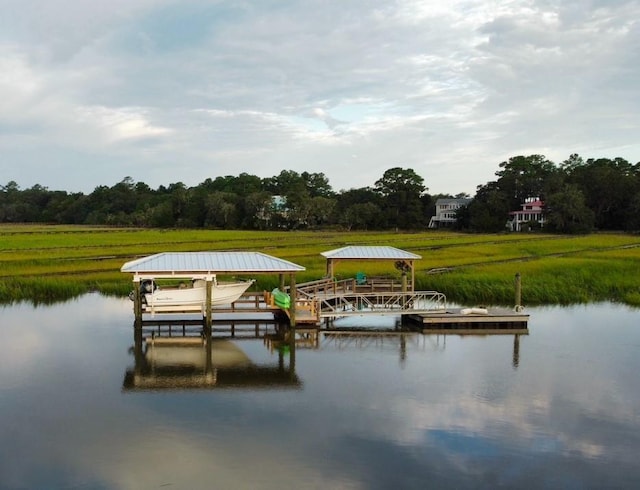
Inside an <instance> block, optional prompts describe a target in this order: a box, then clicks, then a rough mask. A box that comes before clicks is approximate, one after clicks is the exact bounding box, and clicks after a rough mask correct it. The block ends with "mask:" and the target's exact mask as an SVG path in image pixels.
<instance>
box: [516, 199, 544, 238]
mask: <svg viewBox="0 0 640 490" xmlns="http://www.w3.org/2000/svg"><path fill="white" fill-rule="evenodd" d="M535 227H539V228H543V227H544V202H543V201H541V200H540V199H539V198H537V197H531V198H529V199H526V200H525V202H524V203H523V204H522V209H520V210H518V211H511V212H510V213H509V220H508V221H507V229H509V230H511V231H529V230H531V229H532V228H535Z"/></svg>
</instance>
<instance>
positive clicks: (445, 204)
mask: <svg viewBox="0 0 640 490" xmlns="http://www.w3.org/2000/svg"><path fill="white" fill-rule="evenodd" d="M470 202H471V198H469V197H456V198H440V199H438V200H437V201H436V214H435V215H434V216H432V217H431V219H430V220H429V228H450V227H452V226H453V225H455V224H456V219H457V218H456V213H457V212H458V209H460V208H461V207H463V206H466V205H467V204H469V203H470Z"/></svg>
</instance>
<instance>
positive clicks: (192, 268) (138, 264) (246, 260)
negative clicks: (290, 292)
mask: <svg viewBox="0 0 640 490" xmlns="http://www.w3.org/2000/svg"><path fill="white" fill-rule="evenodd" d="M304 270H305V268H304V267H302V266H301V265H298V264H294V263H293V262H289V261H288V260H283V259H279V258H277V257H272V256H271V255H267V254H263V253H261V252H224V251H222V252H220V251H217V252H164V253H159V254H155V255H150V256H148V257H143V258H141V259H136V260H132V261H129V262H127V263H125V264H124V265H123V266H122V267H121V268H120V271H121V272H131V273H133V274H141V273H144V274H152V273H165V274H192V273H193V274H216V273H218V274H230V273H250V272H253V273H268V272H273V273H276V272H279V273H284V272H299V271H304Z"/></svg>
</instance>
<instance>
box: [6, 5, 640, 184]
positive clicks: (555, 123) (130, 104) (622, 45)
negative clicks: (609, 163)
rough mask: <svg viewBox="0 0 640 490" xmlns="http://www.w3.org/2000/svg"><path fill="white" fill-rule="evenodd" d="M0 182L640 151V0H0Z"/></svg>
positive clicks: (442, 164) (468, 164) (487, 169)
mask: <svg viewBox="0 0 640 490" xmlns="http://www.w3.org/2000/svg"><path fill="white" fill-rule="evenodd" d="M0 9H1V12H2V15H1V16H0V185H5V184H6V183H7V182H9V181H11V180H14V181H16V182H17V183H18V184H19V186H20V188H22V189H25V188H29V187H31V186H32V185H34V184H40V185H43V186H45V187H48V188H49V189H52V190H67V191H82V192H91V191H92V190H93V189H94V188H95V187H96V186H98V185H108V186H111V185H114V184H115V183H117V182H120V181H121V180H122V179H123V178H124V177H126V176H130V177H132V178H133V179H134V180H135V181H142V182H145V183H147V184H149V185H150V186H151V187H153V188H156V187H158V186H159V185H168V184H170V183H174V182H183V183H185V184H186V185H188V186H192V185H197V184H198V183H200V182H202V181H203V180H205V179H206V178H208V177H210V178H215V177H217V176H221V175H239V174H240V173H242V172H246V173H249V174H254V175H258V176H260V177H270V176H273V175H277V174H279V173H280V171H281V170H283V169H289V170H296V171H298V172H303V171H308V172H323V173H324V174H325V175H326V176H327V177H328V178H329V181H330V184H331V185H332V187H333V188H334V190H341V189H349V188H354V187H364V186H369V185H373V184H374V182H375V181H376V180H377V179H379V178H380V177H381V176H382V174H383V173H384V171H385V170H387V169H389V168H392V167H398V166H399V167H403V168H412V169H414V170H415V171H416V172H417V173H418V174H419V175H421V176H422V177H423V178H424V179H425V184H426V186H427V187H428V188H429V190H430V192H432V193H453V194H456V193H458V192H469V193H471V194H473V193H474V192H475V188H476V186H477V185H479V184H483V183H486V182H487V181H489V180H492V179H493V178H494V174H495V172H496V170H498V164H499V163H500V162H502V161H504V160H506V159H508V158H509V157H511V156H515V155H521V154H524V155H528V154H533V153H538V154H543V155H546V156H547V157H548V158H549V159H551V160H553V161H555V162H558V163H559V162H561V161H562V160H564V159H566V158H567V157H568V156H569V155H570V154H571V153H579V154H580V155H582V156H583V157H585V158H588V157H616V156H620V157H623V158H626V159H627V160H629V161H631V162H632V163H636V162H638V161H640V76H639V74H640V62H639V61H640V25H639V19H640V0H511V1H509V0H504V1H499V0H492V1H479V0H439V1H435V0H433V1H431V0H384V1H382V0H345V1H330V0H254V1H250V0H246V1H245V0H234V1H223V0H220V1H215V0H0Z"/></svg>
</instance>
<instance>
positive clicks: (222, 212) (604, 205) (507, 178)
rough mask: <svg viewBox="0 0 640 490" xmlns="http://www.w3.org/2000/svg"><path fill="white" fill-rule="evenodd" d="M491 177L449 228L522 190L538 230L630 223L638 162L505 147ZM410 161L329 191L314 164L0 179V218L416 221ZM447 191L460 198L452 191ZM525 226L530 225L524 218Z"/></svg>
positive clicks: (417, 197) (422, 193) (517, 202)
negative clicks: (195, 174)
mask: <svg viewBox="0 0 640 490" xmlns="http://www.w3.org/2000/svg"><path fill="white" fill-rule="evenodd" d="M496 177H497V179H496V180H494V181H491V182H488V183H486V184H483V185H480V186H478V188H477V191H476V195H475V196H474V198H473V199H472V201H471V202H470V204H469V205H468V206H467V207H465V208H462V209H461V210H459V211H458V215H457V228H458V229H460V230H467V231H482V232H499V231H504V230H505V223H506V220H507V217H508V215H509V211H513V210H517V209H520V206H521V205H522V203H523V202H524V200H525V199H527V198H531V197H538V198H540V199H542V200H543V201H544V203H545V209H544V211H545V219H546V225H545V226H546V230H547V231H555V232H559V233H584V232H589V231H591V230H594V229H598V230H640V163H637V164H635V165H633V164H631V163H629V162H628V161H627V160H625V159H623V158H614V159H608V158H598V159H593V158H589V159H587V160H584V159H583V158H581V157H580V156H579V155H575V154H574V155H571V156H570V157H569V158H568V159H567V160H565V161H564V162H562V163H560V164H559V165H558V164H555V163H554V162H552V161H550V160H548V159H547V158H545V157H544V156H542V155H529V156H515V157H512V158H510V159H509V160H508V161H505V162H502V163H500V165H499V170H498V171H497V172H496ZM427 190H428V189H427V188H426V187H425V185H424V179H423V178H422V177H421V176H420V175H418V174H417V173H416V172H415V171H414V170H413V169H405V168H400V167H394V168H391V169H389V170H387V171H385V172H384V174H383V176H382V177H381V178H380V179H379V180H377V181H376V182H375V184H374V186H372V187H363V188H357V189H349V190H343V191H340V192H335V191H334V190H333V189H332V188H331V186H330V185H329V181H328V179H327V178H326V176H325V175H324V174H322V173H308V172H302V173H298V172H295V171H292V170H283V171H282V172H280V174H278V175H276V176H274V177H269V178H260V177H257V176H255V175H249V174H246V173H241V174H240V175H238V176H229V175H227V176H224V177H216V178H215V179H206V180H205V181H204V182H202V183H200V184H198V185H197V186H195V187H187V186H186V185H184V184H183V183H182V182H177V183H173V184H170V185H168V186H167V187H165V186H160V187H158V188H157V189H151V188H150V187H149V186H148V185H147V184H145V183H143V182H134V181H133V180H132V179H131V178H130V177H125V178H124V179H123V180H122V181H121V182H118V183H117V184H115V185H113V186H112V187H107V186H99V187H96V188H95V189H94V190H93V192H91V193H90V194H88V195H86V194H83V193H67V192H65V191H50V190H48V189H47V188H46V187H42V186H40V185H35V186H33V187H32V188H30V189H24V190H21V189H20V188H19V186H18V184H17V183H16V182H13V181H12V182H9V183H8V184H6V185H5V186H0V222H4V223H18V222H41V223H59V224H95V225H103V224H106V225H120V226H141V227H161V228H175V227H178V228H180V227H183V228H218V229H239V228H243V229H300V228H321V227H341V228H344V229H348V230H357V229H370V230H382V229H394V228H395V229H424V228H426V226H427V224H428V222H429V218H430V217H431V216H432V215H433V214H434V212H435V201H436V200H437V198H438V197H451V196H448V195H430V194H428V193H427ZM456 197H462V196H461V195H459V196H456ZM532 225H535V224H533V223H532Z"/></svg>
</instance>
